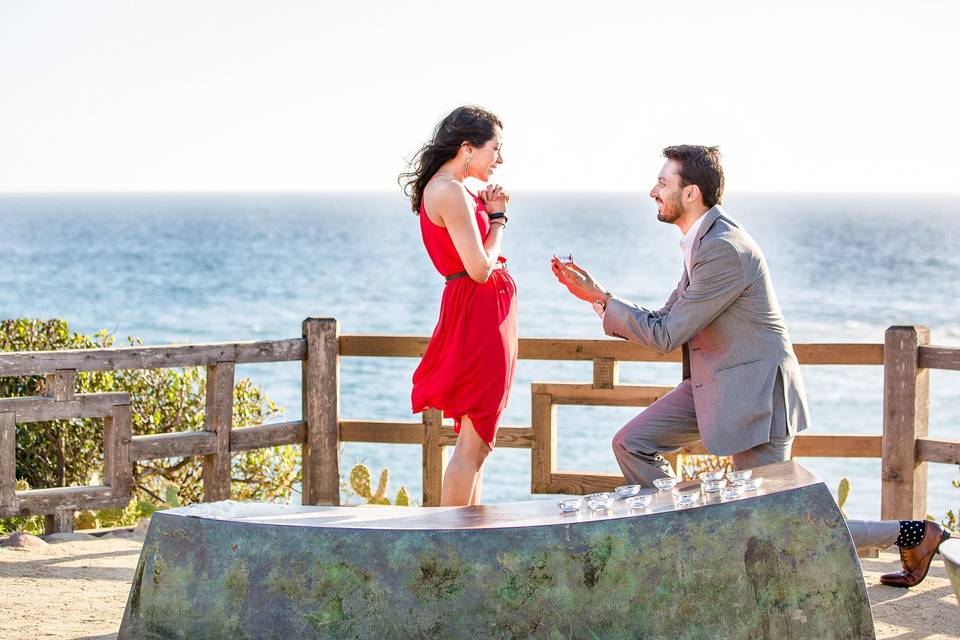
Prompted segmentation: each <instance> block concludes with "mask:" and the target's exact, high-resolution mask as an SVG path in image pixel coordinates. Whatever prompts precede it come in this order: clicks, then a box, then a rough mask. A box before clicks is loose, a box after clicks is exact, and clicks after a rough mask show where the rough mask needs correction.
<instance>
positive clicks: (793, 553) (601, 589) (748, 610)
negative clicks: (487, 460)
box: [119, 462, 874, 640]
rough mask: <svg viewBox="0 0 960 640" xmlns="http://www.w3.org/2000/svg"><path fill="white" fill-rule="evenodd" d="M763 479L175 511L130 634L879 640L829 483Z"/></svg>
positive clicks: (792, 476) (767, 473)
mask: <svg viewBox="0 0 960 640" xmlns="http://www.w3.org/2000/svg"><path fill="white" fill-rule="evenodd" d="M754 475H755V476H761V477H764V478H765V483H764V485H763V487H762V489H761V490H759V491H757V492H755V493H747V494H745V495H744V496H743V497H741V498H734V499H731V500H723V499H721V498H720V497H714V498H710V499H708V500H705V501H701V502H699V503H698V504H697V505H695V506H692V507H683V508H680V507H677V506H676V504H675V502H674V499H673V494H672V493H671V492H666V493H657V494H656V495H655V497H654V501H653V504H652V505H651V507H649V508H648V509H645V510H639V511H637V510H631V509H629V508H627V506H626V505H625V504H624V503H622V502H620V501H617V502H615V503H614V506H613V508H612V509H611V510H610V511H609V512H600V513H595V512H591V511H590V510H589V509H588V508H587V507H586V506H584V507H583V509H582V510H581V511H579V512H577V513H574V514H571V515H562V514H561V513H560V512H559V510H558V509H557V507H556V505H555V503H554V501H553V500H552V499H551V500H539V501H532V502H520V503H511V504H497V505H484V506H476V507H455V508H454V507H434V508H417V507H302V506H289V505H273V504H249V503H248V504H239V503H230V502H227V503H211V504H206V505H196V506H193V507H186V508H182V509H173V510H169V511H164V512H159V513H156V514H154V516H153V519H152V521H151V523H150V528H149V531H148V533H147V538H146V540H145V542H144V546H143V551H142V553H141V556H140V562H139V565H138V567H137V571H136V575H135V577H134V582H133V586H132V588H131V591H130V596H129V599H128V602H127V608H126V611H125V613H124V616H123V622H122V626H121V628H120V635H119V638H120V640H125V639H128V638H147V639H152V638H157V639H159V638H163V639H168V638H191V639H193V638H210V639H216V638H230V639H235V640H239V639H243V638H267V639H270V638H360V639H366V638H371V639H372V638H378V639H379V638H530V637H532V638H671V639H675V638H750V639H758V638H777V639H785V638H816V639H817V640H826V639H829V638H844V639H849V638H873V637H874V631H873V621H872V617H871V614H870V606H869V602H868V600H867V593H866V588H865V585H864V582H863V576H862V573H861V570H860V565H859V562H858V561H857V557H856V554H855V552H854V549H853V545H852V542H851V540H850V535H849V533H848V532H847V528H846V525H845V524H844V521H843V519H842V516H841V515H840V512H839V510H838V509H837V506H836V503H835V502H834V500H833V498H832V497H831V495H830V492H829V491H828V490H827V488H826V486H825V485H824V484H823V483H822V482H820V481H819V480H817V479H816V478H815V477H813V476H812V475H811V474H810V473H808V472H807V471H806V470H804V469H803V468H802V467H800V466H799V465H797V464H796V463H794V462H785V463H781V464H776V465H770V466H767V467H760V468H758V469H757V470H755V472H754ZM711 495H713V494H711Z"/></svg>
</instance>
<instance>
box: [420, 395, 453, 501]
mask: <svg viewBox="0 0 960 640" xmlns="http://www.w3.org/2000/svg"><path fill="white" fill-rule="evenodd" d="M442 422H443V413H441V412H440V411H438V410H436V409H426V410H425V411H424V412H423V506H425V507H439V506H440V494H441V490H442V489H443V474H444V473H445V472H446V470H447V454H446V447H444V446H442V445H441V444H440V424H441V423H442Z"/></svg>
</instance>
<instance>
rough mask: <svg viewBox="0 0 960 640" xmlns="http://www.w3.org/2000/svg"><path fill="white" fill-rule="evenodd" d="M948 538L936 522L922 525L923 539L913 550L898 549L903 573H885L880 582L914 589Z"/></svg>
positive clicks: (927, 522)
mask: <svg viewBox="0 0 960 640" xmlns="http://www.w3.org/2000/svg"><path fill="white" fill-rule="evenodd" d="M949 537H950V532H948V531H947V530H946V529H944V528H943V527H941V526H940V525H939V524H937V523H936V522H933V521H931V520H927V521H926V522H924V523H923V539H922V540H921V541H920V544H918V545H917V546H915V547H914V548H913V549H902V548H901V549H900V563H901V564H902V565H903V571H898V572H896V573H885V574H883V575H882V576H880V582H881V583H883V584H886V585H889V586H891V587H915V586H917V585H918V584H920V583H921V582H923V579H924V578H926V577H927V571H928V570H929V569H930V563H931V562H932V561H933V556H934V554H936V553H937V549H939V548H940V543H941V542H943V541H944V540H946V539H947V538H949Z"/></svg>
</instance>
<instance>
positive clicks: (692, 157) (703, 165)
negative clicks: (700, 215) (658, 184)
mask: <svg viewBox="0 0 960 640" xmlns="http://www.w3.org/2000/svg"><path fill="white" fill-rule="evenodd" d="M663 156H664V157H665V158H667V159H668V160H675V161H676V162H677V164H678V165H679V166H680V167H679V168H680V185H681V186H683V187H687V186H689V185H691V184H695V185H697V186H698V187H699V188H700V193H701V194H703V203H704V204H705V205H707V206H708V207H712V206H714V205H716V204H720V203H721V202H723V167H721V166H720V148H719V147H704V146H702V145H698V144H678V145H676V146H674V147H667V148H666V149H664V150H663Z"/></svg>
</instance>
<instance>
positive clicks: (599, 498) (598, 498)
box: [583, 491, 613, 511]
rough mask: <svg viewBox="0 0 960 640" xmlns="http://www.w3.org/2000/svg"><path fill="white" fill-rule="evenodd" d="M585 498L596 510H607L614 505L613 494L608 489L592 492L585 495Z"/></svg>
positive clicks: (589, 505) (588, 504)
mask: <svg viewBox="0 0 960 640" xmlns="http://www.w3.org/2000/svg"><path fill="white" fill-rule="evenodd" d="M583 499H584V500H586V501H587V506H588V507H590V508H591V509H593V510H594V511H605V510H607V509H609V508H610V507H611V506H612V505H613V496H611V495H610V494H609V493H607V492H606V491H603V492H601V493H591V494H590V495H587V496H584V497H583Z"/></svg>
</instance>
